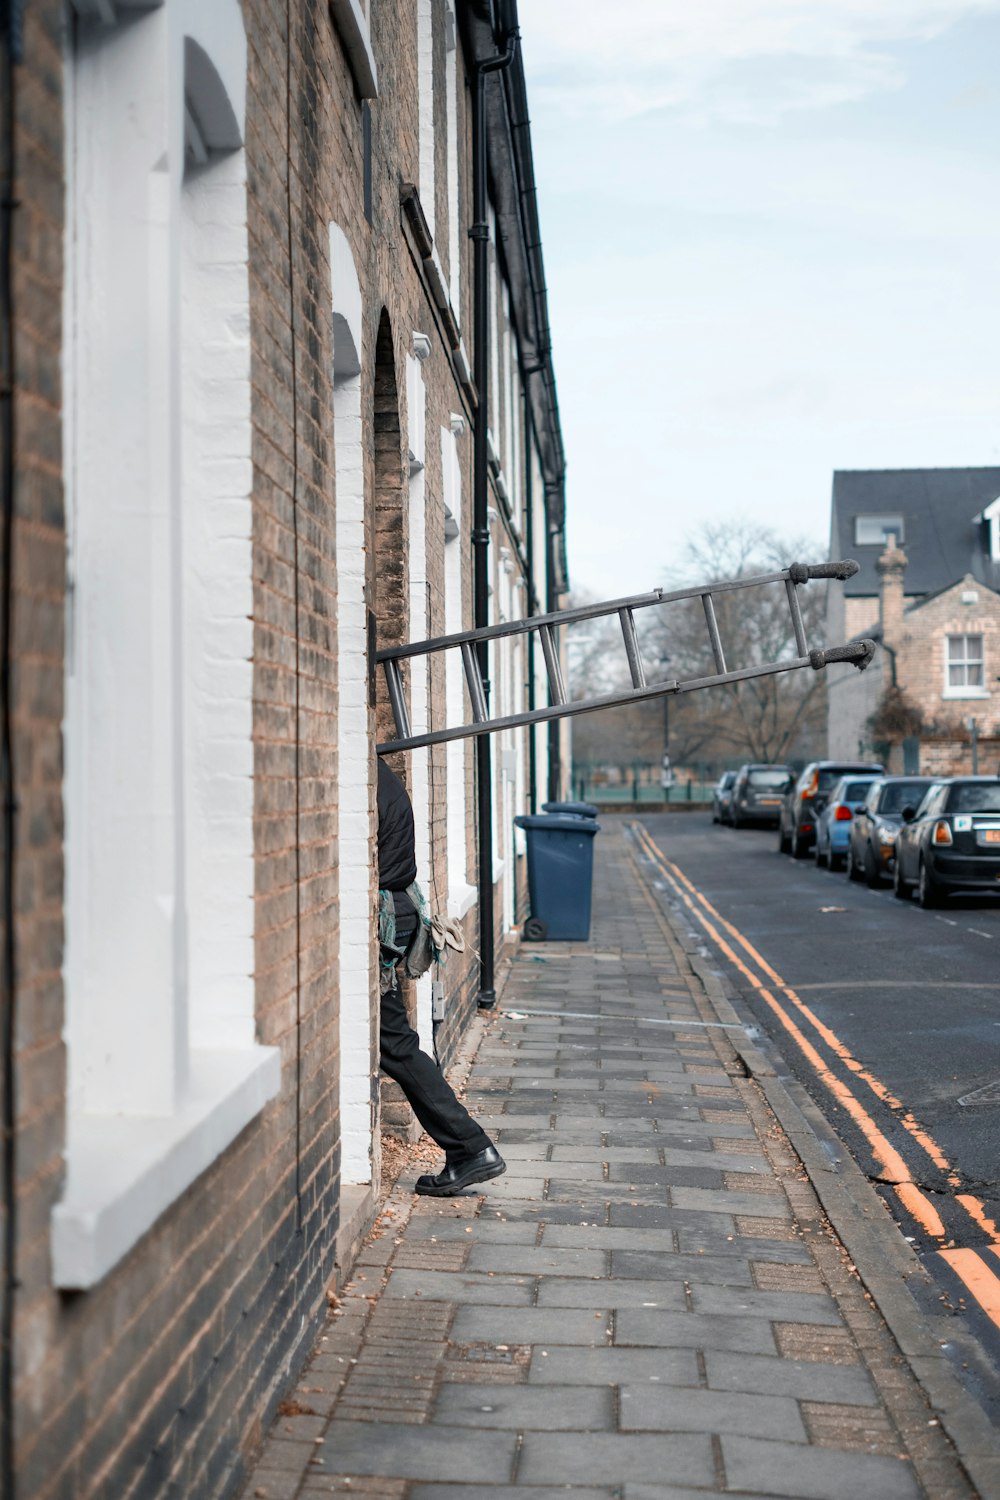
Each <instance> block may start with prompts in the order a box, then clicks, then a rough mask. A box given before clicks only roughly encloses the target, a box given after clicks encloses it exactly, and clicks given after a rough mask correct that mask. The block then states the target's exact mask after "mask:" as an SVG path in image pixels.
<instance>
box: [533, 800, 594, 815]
mask: <svg viewBox="0 0 1000 1500" xmlns="http://www.w3.org/2000/svg"><path fill="white" fill-rule="evenodd" d="M600 810H601V809H600V808H599V807H595V806H594V804H593V803H592V802H543V803H542V812H547V813H573V814H574V815H575V816H576V817H578V818H596V817H597V815H598V813H599V812H600Z"/></svg>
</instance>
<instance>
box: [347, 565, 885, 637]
mask: <svg viewBox="0 0 1000 1500" xmlns="http://www.w3.org/2000/svg"><path fill="white" fill-rule="evenodd" d="M857 570H858V565H857V563H855V562H850V561H847V562H836V563H818V564H811V565H809V566H808V567H807V566H806V565H805V564H802V563H799V564H793V565H792V568H783V569H782V570H781V571H780V572H776V573H758V574H755V575H754V576H753V577H747V578H730V579H723V580H721V581H720V582H719V583H713V584H712V585H711V587H710V591H711V593H713V594H724V593H735V592H736V591H738V590H739V589H749V588H759V587H761V586H762V585H766V584H770V583H785V582H786V581H787V579H788V578H789V576H790V574H792V573H793V572H794V573H795V574H796V575H797V576H798V577H799V581H804V580H805V579H806V578H841V579H842V578H852V577H853V576H854V574H855V573H856V572H857ZM705 592H706V588H705V585H704V584H703V583H701V584H694V585H692V586H690V587H688V588H682V589H670V590H666V589H654V590H653V591H652V593H646V594H632V595H628V596H626V597H624V598H621V599H609V600H607V601H606V602H605V603H603V604H585V605H581V606H580V607H579V608H577V609H564V610H555V611H553V612H552V613H550V614H546V615H526V616H525V617H524V618H523V619H520V620H506V621H504V622H502V623H501V624H498V625H486V626H482V627H481V628H480V629H479V630H462V631H457V632H456V633H455V634H454V635H441V636H436V637H434V638H433V639H431V640H426V641H415V642H408V643H406V644H404V645H400V646H386V647H384V648H383V649H382V650H381V651H377V652H376V653H375V660H376V661H377V662H384V661H392V660H397V661H399V660H402V659H404V658H407V657H411V656H426V655H428V654H429V653H430V652H434V651H441V650H444V649H446V648H447V647H449V646H461V644H462V643H463V641H490V640H498V639H500V638H501V637H503V636H509V635H525V634H527V633H528V632H529V631H533V630H538V629H540V627H541V626H543V625H555V626H561V625H575V624H578V623H580V622H582V621H584V620H598V619H602V618H605V617H607V616H608V615H613V614H617V613H618V612H619V610H621V609H632V610H636V609H650V608H652V607H653V606H655V605H658V604H672V603H676V602H677V601H678V600H681V599H699V598H701V597H702V596H703V595H704V594H705Z"/></svg>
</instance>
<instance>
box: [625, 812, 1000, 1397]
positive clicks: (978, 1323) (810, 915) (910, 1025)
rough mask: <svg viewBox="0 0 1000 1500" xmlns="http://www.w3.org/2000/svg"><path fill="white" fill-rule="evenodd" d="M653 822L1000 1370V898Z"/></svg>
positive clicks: (703, 918) (742, 990)
mask: <svg viewBox="0 0 1000 1500" xmlns="http://www.w3.org/2000/svg"><path fill="white" fill-rule="evenodd" d="M640 822H641V824H642V826H643V828H644V829H645V831H646V834H647V835H648V837H649V838H650V839H651V840H652V842H653V844H655V846H656V849H657V850H659V851H660V854H661V856H662V858H661V861H660V864H659V867H657V865H656V864H654V863H650V865H649V866H648V868H649V872H650V874H649V878H650V880H651V882H652V883H653V884H654V886H656V887H657V888H658V894H659V895H660V897H661V899H663V900H667V901H670V902H671V903H672V904H673V905H674V906H675V908H676V909H677V910H678V911H679V912H680V913H681V914H682V915H683V916H684V918H685V919H686V920H687V922H688V925H689V928H690V931H691V932H692V933H694V934H696V935H697V936H698V938H699V940H700V941H701V942H702V943H703V944H704V948H705V951H706V954H707V956H708V958H709V961H710V962H711V963H712V966H713V967H716V968H718V969H719V970H720V972H724V973H725V974H726V976H727V978H728V980H729V981H730V983H731V984H732V985H733V986H734V988H735V989H736V990H737V992H738V994H739V995H740V996H742V998H743V1002H744V1004H745V1007H746V1009H747V1011H748V1012H750V1013H752V1016H753V1018H754V1020H755V1021H756V1023H757V1024H758V1025H759V1027H760V1029H761V1031H762V1032H763V1033H764V1034H765V1036H766V1037H767V1038H769V1040H770V1043H771V1044H772V1047H773V1049H775V1050H776V1052H777V1053H778V1054H780V1057H781V1059H782V1060H783V1063H784V1065H785V1066H786V1067H787V1069H788V1071H790V1072H791V1073H792V1074H794V1075H795V1076H796V1077H797V1078H798V1079H799V1081H800V1082H801V1083H802V1084H803V1085H804V1086H805V1088H806V1089H807V1090H808V1091H809V1093H810V1094H811V1096H812V1097H813V1098H814V1099H815V1101H816V1102H817V1104H818V1105H819V1106H820V1108H821V1109H822V1110H823V1112H824V1114H825V1116H826V1118H827V1119H828V1121H829V1122H830V1124H831V1126H832V1128H833V1130H834V1131H835V1132H836V1135H837V1136H838V1137H839V1139H840V1140H841V1141H842V1142H843V1143H844V1145H845V1146H846V1147H847V1149H848V1150H849V1151H850V1152H851V1153H852V1155H853V1156H854V1159H855V1160H856V1161H857V1163H858V1165H859V1166H860V1167H861V1169H862V1170H863V1171H864V1172H865V1173H866V1174H867V1175H868V1176H869V1177H870V1178H871V1179H872V1181H873V1182H874V1183H875V1185H876V1188H877V1190H878V1191H879V1192H880V1193H881V1195H882V1196H883V1198H884V1200H885V1202H886V1203H887V1205H888V1207H889V1208H890V1211H891V1212H892V1213H893V1215H894V1217H895V1218H896V1221H897V1222H898V1224H899V1226H900V1229H901V1231H902V1232H903V1233H904V1234H905V1235H907V1237H908V1238H910V1240H911V1242H912V1243H913V1244H914V1246H915V1248H916V1249H917V1251H918V1253H920V1254H921V1255H922V1256H923V1257H924V1259H925V1263H926V1264H927V1265H928V1267H929V1269H931V1271H932V1273H933V1274H934V1276H935V1280H936V1281H937V1282H938V1284H939V1286H940V1287H941V1288H942V1289H943V1290H944V1292H945V1294H946V1295H947V1296H948V1297H949V1298H950V1299H951V1300H952V1301H953V1303H954V1305H955V1306H956V1307H964V1308H966V1309H967V1310H968V1314H969V1318H970V1322H972V1323H973V1325H974V1327H975V1331H976V1333H977V1336H978V1337H979V1338H980V1340H981V1342H982V1343H983V1344H984V1346H985V1347H986V1348H987V1349H988V1351H989V1355H990V1358H991V1360H992V1362H993V1364H994V1366H995V1368H996V1370H997V1372H1000V1252H997V1251H994V1250H993V1249H992V1248H991V1247H992V1246H994V1245H998V1246H1000V898H996V899H991V898H986V897H975V898H972V897H969V898H963V897H951V898H949V901H948V904H947V905H946V906H945V907H944V909H943V910H941V911H940V912H925V911H922V910H921V909H920V908H919V907H918V906H917V905H916V904H915V903H906V904H904V903H902V902H899V901H897V900H896V899H895V898H894V896H893V895H892V892H891V890H890V889H889V887H888V886H886V887H885V888H884V889H883V890H879V891H870V890H868V888H867V887H866V886H864V885H861V884H853V883H852V882H850V881H848V879H847V877H846V875H844V874H842V873H829V872H827V871H826V870H820V869H818V868H817V867H816V866H815V864H814V862H813V860H812V859H811V858H809V859H808V860H793V859H791V858H790V857H789V856H786V855H780V854H779V853H778V852H777V835H776V833H774V832H771V831H770V830H767V831H764V830H743V829H741V830H739V831H736V830H733V829H730V828H723V827H718V826H715V825H713V824H712V822H711V819H710V817H709V815H708V814H707V813H706V814H687V815H684V816H681V815H670V816H665V815H660V816H655V817H654V816H646V817H643V818H642V819H641V820H640ZM980 1091H985V1092H983V1093H981V1094H980ZM977 1095H979V1097H976V1096H977ZM969 1096H972V1097H971V1098H970V1097H969ZM963 1100H964V1101H966V1102H965V1103H963V1102H962V1101H963ZM992 1395H993V1398H994V1399H993V1401H991V1402H990V1404H991V1405H993V1404H994V1402H995V1401H996V1400H997V1397H998V1395H1000V1387H998V1390H996V1391H994V1392H993V1393H992Z"/></svg>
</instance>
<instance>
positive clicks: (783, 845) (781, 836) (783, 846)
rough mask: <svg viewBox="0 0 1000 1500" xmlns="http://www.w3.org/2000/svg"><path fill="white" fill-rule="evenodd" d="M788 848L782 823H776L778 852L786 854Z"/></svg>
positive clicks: (786, 836)
mask: <svg viewBox="0 0 1000 1500" xmlns="http://www.w3.org/2000/svg"><path fill="white" fill-rule="evenodd" d="M788 850H789V843H788V835H787V834H786V833H785V825H784V823H782V822H780V821H779V823H778V853H779V854H787V853H788Z"/></svg>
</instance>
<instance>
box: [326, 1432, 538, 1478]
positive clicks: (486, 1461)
mask: <svg viewBox="0 0 1000 1500" xmlns="http://www.w3.org/2000/svg"><path fill="white" fill-rule="evenodd" d="M516 1446H517V1439H516V1437H515V1435H514V1434H513V1433H508V1432H481V1433H480V1434H479V1436H478V1437H477V1439H476V1441H475V1443H470V1442H469V1435H468V1432H467V1431H466V1430H465V1429H464V1428H461V1427H451V1428H447V1427H436V1428H434V1429H433V1430H432V1429H431V1428H430V1427H414V1426H412V1425H411V1424H410V1423H407V1422H399V1423H394V1422H337V1421H334V1422H333V1423H332V1425H331V1427H330V1430H329V1432H328V1433H327V1435H326V1437H325V1438H324V1440H323V1442H322V1443H321V1444H318V1445H317V1446H316V1457H317V1458H318V1459H319V1460H321V1461H322V1465H323V1468H324V1470H325V1471H326V1473H327V1474H380V1475H384V1476H386V1477H389V1478H392V1477H395V1476H398V1477H399V1478H401V1479H436V1480H439V1481H440V1480H451V1481H453V1482H455V1483H458V1482H462V1481H466V1480H473V1481H476V1480H479V1479H482V1477H483V1474H484V1473H485V1474H492V1475H493V1476H495V1477H496V1478H497V1479H499V1480H500V1481H501V1482H503V1481H504V1480H505V1479H509V1478H510V1477H511V1474H512V1472H513V1467H514V1454H515V1451H516Z"/></svg>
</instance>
